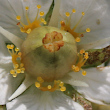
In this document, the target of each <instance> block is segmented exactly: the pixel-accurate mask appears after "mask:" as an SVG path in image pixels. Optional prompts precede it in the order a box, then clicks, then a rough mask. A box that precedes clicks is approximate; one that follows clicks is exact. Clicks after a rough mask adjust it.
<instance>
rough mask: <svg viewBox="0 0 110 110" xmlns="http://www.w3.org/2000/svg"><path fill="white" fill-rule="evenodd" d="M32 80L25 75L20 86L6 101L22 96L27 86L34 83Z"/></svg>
mask: <svg viewBox="0 0 110 110" xmlns="http://www.w3.org/2000/svg"><path fill="white" fill-rule="evenodd" d="M34 82H35V81H34V79H33V78H32V77H30V76H28V75H26V77H25V79H24V81H23V82H22V84H21V85H20V86H19V87H18V89H17V90H16V91H15V92H14V93H13V94H12V96H11V97H10V98H9V99H8V100H12V99H14V98H16V97H17V96H19V95H20V94H22V93H23V92H24V91H25V90H26V89H27V88H28V87H29V86H31V85H32V84H33V83H34Z"/></svg>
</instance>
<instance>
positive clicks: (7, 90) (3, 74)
mask: <svg viewBox="0 0 110 110" xmlns="http://www.w3.org/2000/svg"><path fill="white" fill-rule="evenodd" d="M12 68H13V67H12V62H11V57H2V58H1V60H0V105H3V104H6V102H7V101H8V98H9V97H10V96H11V94H12V93H13V92H14V91H15V90H16V89H17V87H18V86H19V85H20V83H21V81H22V80H23V79H24V75H18V77H17V78H13V77H12V75H11V74H10V73H9V71H10V70H11V69H12Z"/></svg>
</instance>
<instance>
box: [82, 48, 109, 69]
mask: <svg viewBox="0 0 110 110" xmlns="http://www.w3.org/2000/svg"><path fill="white" fill-rule="evenodd" d="M86 52H88V55H89V58H88V60H87V61H86V63H85V65H84V66H83V67H82V68H88V67H96V66H98V65H101V64H102V63H105V62H107V61H108V60H110V46H107V47H105V48H102V49H90V50H87V51H86Z"/></svg>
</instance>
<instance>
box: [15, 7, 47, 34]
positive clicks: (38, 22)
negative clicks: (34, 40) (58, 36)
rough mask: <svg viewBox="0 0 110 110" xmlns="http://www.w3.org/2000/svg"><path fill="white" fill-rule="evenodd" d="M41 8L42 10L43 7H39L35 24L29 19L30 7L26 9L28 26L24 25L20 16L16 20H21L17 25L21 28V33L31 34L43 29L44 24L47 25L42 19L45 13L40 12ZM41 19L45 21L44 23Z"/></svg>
mask: <svg viewBox="0 0 110 110" xmlns="http://www.w3.org/2000/svg"><path fill="white" fill-rule="evenodd" d="M40 8H41V5H37V15H36V17H35V19H34V21H33V22H31V21H30V19H29V17H28V10H29V7H28V6H26V7H25V10H26V20H27V24H24V23H23V22H22V21H21V17H20V16H16V19H17V20H19V22H18V23H17V26H19V28H20V31H21V32H23V33H27V34H30V33H31V31H32V30H33V29H35V28H38V27H41V25H42V24H44V25H46V24H47V22H46V21H45V19H44V18H42V17H43V16H44V14H45V13H44V12H43V11H41V12H39V10H40ZM41 19H43V22H42V20H41Z"/></svg>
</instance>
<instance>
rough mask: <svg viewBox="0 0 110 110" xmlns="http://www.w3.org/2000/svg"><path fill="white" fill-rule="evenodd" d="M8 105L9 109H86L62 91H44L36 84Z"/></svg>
mask: <svg viewBox="0 0 110 110" xmlns="http://www.w3.org/2000/svg"><path fill="white" fill-rule="evenodd" d="M6 106H7V109H8V110H84V109H83V108H82V106H80V105H79V104H77V103H76V102H74V101H73V100H72V99H71V98H69V97H68V96H66V95H64V94H63V93H62V92H60V91H55V92H48V91H46V92H42V91H40V90H38V89H37V88H35V86H34V85H33V86H32V87H31V88H29V90H27V91H26V92H24V93H23V94H22V95H20V96H19V97H18V98H15V99H14V100H12V101H11V102H9V103H7V105H6Z"/></svg>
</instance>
